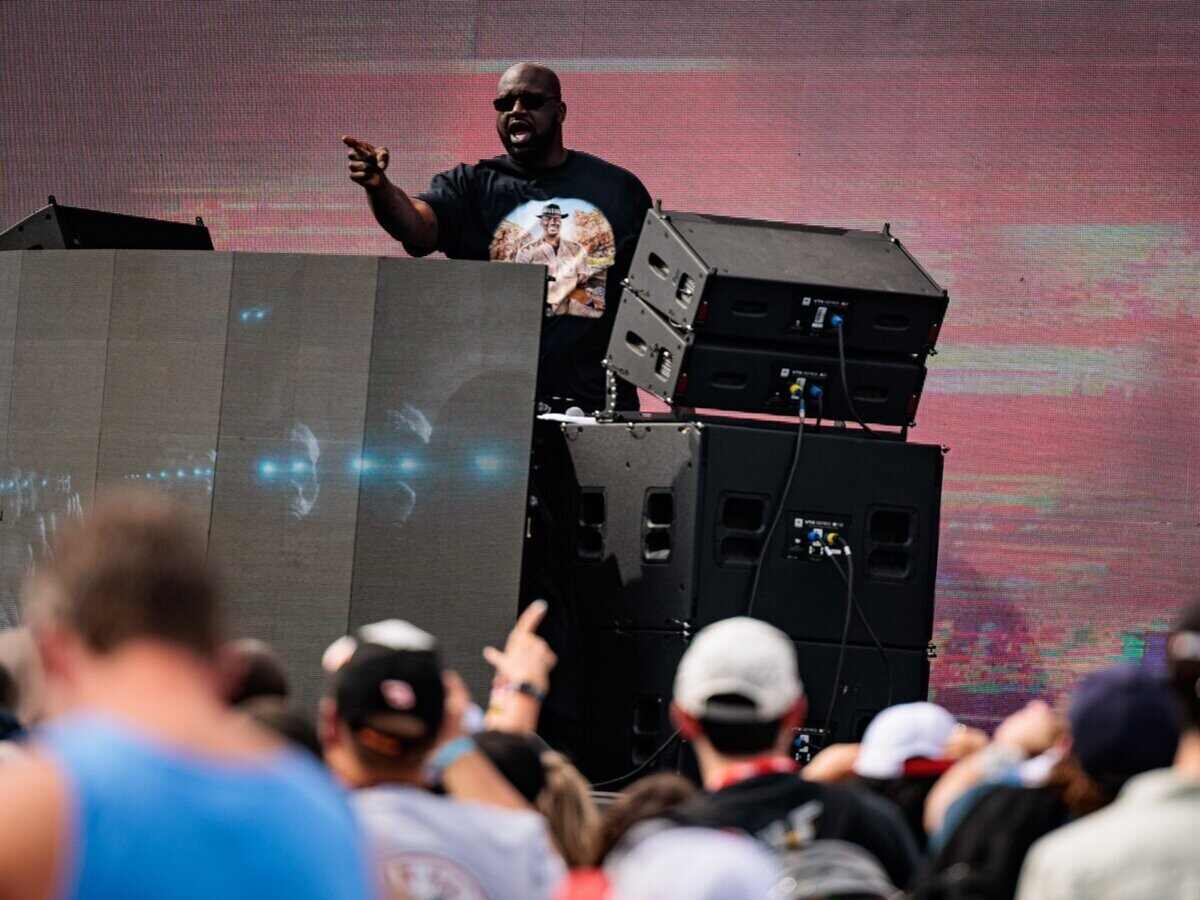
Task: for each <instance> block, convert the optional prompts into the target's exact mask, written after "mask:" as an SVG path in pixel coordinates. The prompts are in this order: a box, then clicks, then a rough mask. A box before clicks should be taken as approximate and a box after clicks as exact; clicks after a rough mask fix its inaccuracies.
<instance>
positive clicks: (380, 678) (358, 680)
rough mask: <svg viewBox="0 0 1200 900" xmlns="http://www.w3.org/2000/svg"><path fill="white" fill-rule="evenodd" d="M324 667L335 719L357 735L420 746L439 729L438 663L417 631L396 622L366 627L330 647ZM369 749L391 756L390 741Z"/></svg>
mask: <svg viewBox="0 0 1200 900" xmlns="http://www.w3.org/2000/svg"><path fill="white" fill-rule="evenodd" d="M322 664H323V666H324V668H325V669H326V671H329V672H331V673H333V675H334V679H335V681H334V691H333V695H334V701H335V702H336V704H337V715H338V718H339V719H341V720H342V721H343V722H345V723H346V725H347V726H349V728H350V729H351V730H352V731H354V732H355V733H359V732H364V731H366V732H374V733H375V734H376V735H380V736H382V737H383V738H385V739H398V740H403V741H423V740H426V739H430V738H432V737H434V736H435V735H436V734H437V732H438V729H439V728H441V726H442V715H443V712H444V710H445V704H446V688H445V685H444V683H443V681H442V663H441V657H440V655H439V653H438V649H437V642H436V640H435V639H434V637H433V635H431V634H429V633H428V632H425V631H422V630H421V629H420V628H417V627H416V626H415V625H412V624H410V623H408V622H404V621H402V620H400V619H387V620H384V621H382V622H374V623H372V624H370V625H364V626H363V627H362V628H360V629H359V630H358V631H357V632H355V633H354V634H353V635H346V636H345V637H341V638H338V640H336V641H334V642H333V643H332V644H331V645H330V646H329V648H328V649H327V650H326V651H325V656H324V658H323V660H322ZM370 746H371V748H372V749H375V750H378V751H380V752H383V753H388V752H389V750H388V747H389V742H388V740H384V741H374V742H371V743H370ZM396 749H397V750H398V749H399V747H397V748H396Z"/></svg>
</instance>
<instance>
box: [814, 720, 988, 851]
mask: <svg viewBox="0 0 1200 900" xmlns="http://www.w3.org/2000/svg"><path fill="white" fill-rule="evenodd" d="M986 743H987V735H986V734H984V733H983V732H982V731H980V730H979V729H976V728H968V727H967V726H965V725H962V724H960V723H959V722H957V721H955V719H954V716H952V715H951V714H950V713H949V712H947V711H946V710H945V709H943V708H942V707H940V706H938V705H937V704H936V703H925V702H919V703H900V704H897V705H896V706H891V707H888V708H887V709H885V710H883V711H881V712H880V713H879V714H878V715H877V716H875V718H874V719H872V720H871V723H870V724H869V725H868V726H867V730H866V731H865V732H864V733H863V737H862V741H861V743H858V744H834V745H832V746H830V747H826V748H825V749H824V750H822V751H821V752H820V753H818V754H817V755H816V756H815V757H814V758H813V760H812V762H810V763H809V764H808V765H807V766H805V767H804V771H803V772H802V773H801V774H802V776H803V777H804V778H805V779H807V780H809V781H824V782H838V781H840V782H843V783H847V784H858V785H861V786H862V787H864V788H866V789H868V790H870V791H872V792H874V793H876V794H879V795H880V796H882V797H886V798H888V799H889V800H891V801H892V802H894V803H895V804H896V805H897V806H898V807H900V810H901V812H903V813H904V818H905V820H906V821H907V822H908V826H909V830H910V832H911V833H912V836H913V839H914V840H915V841H916V843H917V846H918V847H919V848H920V849H921V851H922V852H923V851H924V850H925V846H926V843H927V840H926V836H925V825H924V821H923V817H924V813H925V798H926V797H927V796H928V794H929V792H930V790H931V789H932V788H933V785H934V784H935V783H936V782H937V780H938V779H939V778H940V777H941V776H942V774H943V773H944V772H945V771H946V770H947V769H949V768H950V766H952V765H953V764H954V762H955V761H956V760H958V759H960V758H961V757H963V756H965V755H967V754H968V753H971V752H974V751H975V750H977V749H980V748H981V747H982V746H983V745H985V744H986Z"/></svg>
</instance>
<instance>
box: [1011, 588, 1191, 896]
mask: <svg viewBox="0 0 1200 900" xmlns="http://www.w3.org/2000/svg"><path fill="white" fill-rule="evenodd" d="M1167 666H1168V677H1169V682H1170V686H1171V689H1172V692H1173V694H1174V697H1175V700H1176V702H1177V704H1178V707H1179V709H1180V710H1181V723H1182V724H1181V727H1182V731H1181V734H1180V737H1179V741H1178V743H1177V745H1176V748H1175V754H1174V758H1173V760H1172V761H1171V764H1170V766H1169V767H1164V768H1161V769H1158V770H1156V771H1146V772H1143V773H1141V774H1138V775H1136V776H1134V777H1132V778H1130V779H1129V781H1128V783H1126V784H1125V785H1124V787H1122V788H1121V791H1120V793H1119V794H1118V796H1117V798H1116V800H1115V802H1113V803H1112V804H1111V805H1110V806H1108V807H1106V808H1105V809H1103V810H1101V811H1099V812H1097V813H1095V814H1093V815H1090V816H1087V817H1086V818H1083V819H1081V820H1080V821H1078V822H1074V823H1072V824H1070V825H1067V826H1066V827H1064V828H1061V829H1059V830H1058V831H1056V832H1053V833H1051V834H1048V835H1046V836H1045V837H1044V838H1042V839H1041V840H1040V841H1038V842H1037V843H1036V844H1034V846H1033V849H1032V850H1031V851H1030V852H1029V855H1028V858H1027V859H1026V861H1025V867H1024V869H1023V870H1022V873H1021V880H1020V884H1019V888H1018V891H1017V896H1018V898H1019V900H1083V898H1087V900H1125V898H1130V900H1132V898H1143V897H1154V898H1155V900H1174V898H1179V900H1183V898H1185V897H1186V898H1194V897H1198V896H1200V854H1198V853H1197V852H1196V834H1197V832H1198V831H1200V603H1196V604H1194V605H1193V606H1191V607H1190V608H1189V609H1188V610H1187V611H1186V612H1185V613H1184V615H1183V617H1182V619H1181V621H1180V623H1179V626H1178V628H1177V629H1176V630H1175V631H1174V633H1173V634H1172V635H1171V636H1170V638H1169V639H1168V642H1167ZM1125 703H1126V704H1127V705H1128V706H1129V707H1130V708H1129V709H1127V710H1126V711H1125V718H1124V720H1123V721H1119V722H1111V723H1109V724H1110V729H1111V730H1110V733H1108V734H1106V735H1104V739H1103V741H1102V743H1103V744H1104V745H1105V748H1106V754H1107V755H1108V756H1109V757H1110V758H1111V759H1113V760H1114V761H1115V760H1117V759H1119V758H1120V757H1121V755H1122V754H1123V753H1124V754H1128V756H1130V757H1133V758H1134V759H1136V760H1139V761H1140V764H1141V765H1146V766H1147V767H1149V766H1150V764H1152V763H1154V762H1156V761H1157V760H1155V759H1153V758H1151V757H1150V755H1149V754H1148V752H1147V750H1146V749H1145V748H1144V747H1143V742H1144V741H1145V740H1147V735H1146V733H1145V731H1146V728H1147V727H1149V728H1157V727H1160V726H1159V725H1158V723H1156V722H1152V721H1148V720H1149V719H1150V715H1152V714H1147V713H1145V712H1143V710H1142V709H1141V708H1140V707H1143V706H1151V707H1153V706H1156V704H1155V702H1154V701H1153V699H1149V698H1146V697H1144V696H1143V697H1137V696H1132V695H1131V696H1128V697H1127V698H1125ZM1135 707H1137V708H1135ZM1114 726H1115V727H1114ZM1150 739H1151V740H1153V737H1152V736H1151V738H1150ZM1086 740H1087V739H1086V738H1085V741H1086ZM1077 744H1078V741H1077ZM1130 768H1132V766H1131V764H1130V763H1128V762H1126V763H1123V764H1122V769H1124V770H1126V771H1127V770H1129V769H1130Z"/></svg>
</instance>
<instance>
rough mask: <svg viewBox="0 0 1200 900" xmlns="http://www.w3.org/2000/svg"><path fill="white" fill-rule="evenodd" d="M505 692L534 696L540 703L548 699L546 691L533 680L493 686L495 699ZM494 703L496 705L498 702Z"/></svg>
mask: <svg viewBox="0 0 1200 900" xmlns="http://www.w3.org/2000/svg"><path fill="white" fill-rule="evenodd" d="M503 694H524V695H525V696H526V697H532V698H533V699H534V700H536V701H537V702H538V703H541V702H543V701H544V700H545V699H546V692H545V691H543V690H542V689H541V688H539V687H538V686H537V685H536V684H534V683H533V682H532V681H522V682H520V683H519V684H504V685H497V686H496V687H494V688H492V697H493V700H494V698H496V697H497V696H498V695H503ZM492 705H493V706H495V705H498V704H496V703H494V702H493V703H492Z"/></svg>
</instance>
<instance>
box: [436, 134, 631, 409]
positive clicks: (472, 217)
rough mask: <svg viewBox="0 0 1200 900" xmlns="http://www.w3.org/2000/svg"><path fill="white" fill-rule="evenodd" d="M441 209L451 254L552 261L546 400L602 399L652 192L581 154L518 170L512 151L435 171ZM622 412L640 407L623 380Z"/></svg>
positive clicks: (545, 329) (544, 350)
mask: <svg viewBox="0 0 1200 900" xmlns="http://www.w3.org/2000/svg"><path fill="white" fill-rule="evenodd" d="M418 196H419V197H420V199H422V200H424V201H425V202H426V203H428V204H429V205H430V206H431V207H433V211H434V212H435V213H436V214H437V219H438V245H437V249H438V250H440V251H441V252H442V253H444V254H446V256H449V257H451V258H452V259H482V260H487V259H490V260H495V261H502V262H528V263H535V264H540V265H545V266H547V267H548V269H549V274H550V276H551V277H552V278H553V279H554V280H553V281H551V282H550V283H549V288H548V291H547V302H546V307H545V315H546V317H545V319H544V321H543V323H542V340H541V353H540V360H539V365H538V396H539V397H543V398H549V397H565V398H570V399H572V400H575V401H577V402H578V403H579V405H580V406H582V407H583V409H584V411H585V412H591V411H592V410H593V409H596V408H598V407H600V406H602V405H603V403H604V370H603V369H602V368H601V366H600V360H601V359H603V358H604V353H605V351H606V350H607V349H608V338H609V335H610V334H611V332H612V323H613V317H614V316H615V315H616V311H617V301H618V299H619V298H620V293H621V286H620V285H621V280H622V279H623V278H624V277H625V275H626V273H627V272H628V271H629V263H630V260H631V259H632V257H633V251H634V248H635V247H636V246H637V239H638V235H639V233H640V232H641V229H642V222H643V220H644V219H645V217H646V211H647V210H648V209H649V208H650V195H649V194H648V193H647V192H646V188H645V187H644V186H643V185H642V183H641V182H640V181H639V180H638V179H637V177H636V176H634V175H633V174H631V173H630V172H627V171H626V170H625V169H622V168H620V167H619V166H614V165H613V164H612V163H608V162H605V161H604V160H602V159H600V158H598V157H595V156H592V155H590V154H587V153H581V152H579V151H578V150H570V151H568V152H567V160H566V162H564V163H563V164H562V165H561V166H558V167H557V168H554V169H547V170H541V171H537V172H530V171H525V170H522V169H521V168H519V167H518V166H517V165H516V164H515V163H514V162H513V161H512V160H511V159H510V158H509V157H508V156H507V155H505V156H497V157H494V158H492V159H485V160H480V161H479V162H478V163H476V164H475V165H473V166H469V165H465V164H463V165H458V166H455V167H454V168H453V169H450V170H449V171H448V172H442V173H441V174H439V175H435V176H434V178H433V181H432V182H431V183H430V185H429V190H427V191H425V192H424V193H422V194H419V195H418ZM619 384H620V386H621V390H620V393H619V397H620V400H621V406H622V407H623V408H626V409H629V408H636V394H635V392H634V390H633V388H632V386H630V385H628V384H626V383H625V382H619Z"/></svg>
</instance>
